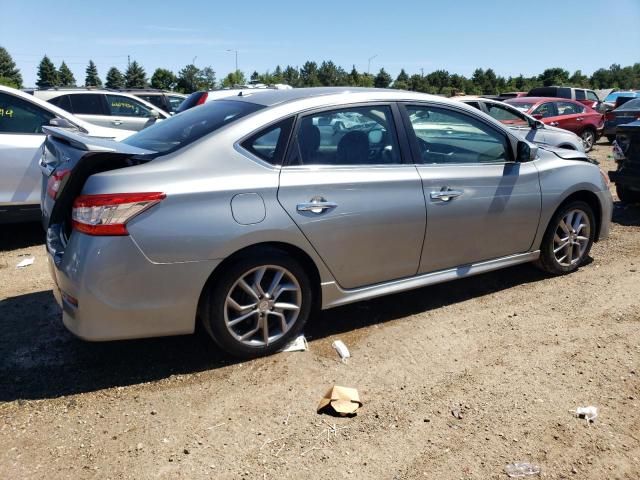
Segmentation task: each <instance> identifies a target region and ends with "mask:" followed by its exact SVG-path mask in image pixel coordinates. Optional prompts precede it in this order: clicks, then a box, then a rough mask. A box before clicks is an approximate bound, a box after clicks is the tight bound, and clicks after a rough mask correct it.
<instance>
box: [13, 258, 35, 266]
mask: <svg viewBox="0 0 640 480" xmlns="http://www.w3.org/2000/svg"><path fill="white" fill-rule="evenodd" d="M35 260H36V259H35V257H27V258H23V259H22V260H20V261H19V262H18V264H17V265H16V268H24V267H28V266H29V265H32V264H33V262H35Z"/></svg>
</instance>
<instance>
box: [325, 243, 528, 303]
mask: <svg viewBox="0 0 640 480" xmlns="http://www.w3.org/2000/svg"><path fill="white" fill-rule="evenodd" d="M539 256H540V251H539V250H536V251H535V252H528V253H520V254H517V255H509V256H508V257H501V258H496V259H493V260H487V261H484V262H479V263H473V264H470V265H462V266H460V267H456V268H451V269H448V270H440V271H438V272H432V273H426V274H423V275H418V276H415V277H409V278H403V279H400V280H393V281H391V282H385V283H379V284H376V285H369V286H367V287H361V288H354V289H351V290H343V289H342V288H340V287H339V286H338V285H337V284H336V282H335V281H332V282H324V283H322V284H321V288H322V309H323V310H326V309H329V308H333V307H339V306H340V305H346V304H347V303H353V302H359V301H361V300H367V299H369V298H374V297H381V296H383V295H389V294H392V293H398V292H403V291H405V290H413V289H414V288H421V287H426V286H428V285H433V284H436V283H442V282H448V281H450V280H457V279H460V278H465V277H471V276H473V275H478V274H480V273H485V272H490V271H492V270H499V269H501V268H506V267H511V266H513V265H518V264H521V263H527V262H532V261H534V260H537V259H538V257H539Z"/></svg>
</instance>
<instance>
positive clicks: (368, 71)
mask: <svg viewBox="0 0 640 480" xmlns="http://www.w3.org/2000/svg"><path fill="white" fill-rule="evenodd" d="M377 56H378V54H377V53H376V54H375V55H374V56H373V57H369V59H368V60H367V75H369V74H370V73H371V60H373V59H374V58H376V57H377Z"/></svg>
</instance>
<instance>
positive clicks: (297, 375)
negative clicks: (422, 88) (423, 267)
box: [0, 142, 640, 480]
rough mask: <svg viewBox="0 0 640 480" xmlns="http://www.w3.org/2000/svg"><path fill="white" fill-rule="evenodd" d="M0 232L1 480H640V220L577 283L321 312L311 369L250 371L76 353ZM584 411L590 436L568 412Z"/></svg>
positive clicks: (287, 365)
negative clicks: (345, 394) (321, 408)
mask: <svg viewBox="0 0 640 480" xmlns="http://www.w3.org/2000/svg"><path fill="white" fill-rule="evenodd" d="M610 151H611V147H610V146H609V145H607V144H605V143H603V142H601V143H600V144H599V145H598V146H597V147H596V149H595V151H594V152H593V156H594V157H596V158H598V159H599V160H600V161H601V162H602V163H603V165H602V166H603V168H604V169H605V170H607V169H609V168H610V167H612V166H613V163H612V161H611V160H610V159H608V158H607V157H608V155H609V154H610ZM0 230H1V231H0V250H1V251H0V472H1V473H0V477H2V478H6V479H23V478H48V479H57V478H73V479H77V478H101V479H102V478H111V479H121V478H135V479H143V478H145V479H146V478H168V479H169V478H171V479H173V478H184V479H198V478H215V479H284V478H292V479H294V478H295V479H298V478H308V479H324V478H327V479H332V480H335V479H341V478H347V479H349V478H353V479H378V478H380V479H414V478H429V479H493V478H498V479H500V478H507V476H506V474H505V472H504V468H505V465H507V464H508V463H510V462H513V461H528V462H532V463H535V464H537V465H539V466H540V467H541V468H542V478H550V479H551V478H553V479H559V478H575V479H594V480H595V479H597V480H602V479H634V480H635V479H638V478H640V409H639V408H638V407H639V405H640V381H639V374H640V371H639V370H640V310H639V308H638V306H639V303H640V301H639V299H640V208H638V207H627V208H624V207H622V206H620V205H616V209H615V212H614V224H613V226H612V231H611V236H610V238H609V239H608V240H606V241H603V242H601V243H598V244H596V245H595V246H594V248H593V250H592V258H593V261H592V262H591V263H590V264H588V265H586V266H584V267H583V268H581V269H580V270H579V271H578V272H577V273H575V274H573V275H570V276H566V277H559V278H550V277H548V276H545V275H544V274H542V273H540V272H539V271H538V270H536V269H535V268H534V267H533V266H530V265H523V266H518V267H514V268H510V269H507V270H502V271H498V272H494V273H490V274H485V275H482V276H478V277H475V278H471V279H466V280H462V281H458V282H454V283H447V284H442V285H437V286H433V287H428V288H423V289H420V290H416V291H413V292H408V293H403V294H399V295H394V296H391V297H387V298H382V299H378V300H374V301H370V302H367V303H360V304H356V305H351V306H348V307H344V308H340V309H336V310H330V311H327V312H325V313H324V314H322V315H321V316H320V317H319V318H316V319H315V321H314V322H313V325H311V326H310V327H309V328H308V330H307V332H306V334H307V337H308V338H309V339H310V342H309V347H310V348H309V351H307V352H299V353H280V354H277V355H274V356H271V357H269V358H263V359H259V360H254V361H249V362H243V363H238V362H234V361H232V360H229V359H226V358H224V357H223V356H221V355H220V354H218V353H216V352H215V350H214V348H213V346H212V344H211V343H210V341H209V340H208V339H207V338H206V337H205V335H203V334H202V333H198V334H196V335H192V336H184V337H174V338H163V339H152V340H140V341H127V342H114V343H102V344H94V343H93V344H92V343H86V342H83V341H81V340H78V339H76V338H74V337H73V336H72V335H71V334H70V333H68V332H67V331H66V330H65V329H64V327H63V326H62V324H61V320H60V314H59V310H58V307H57V306H56V304H55V302H54V300H53V296H52V294H51V290H50V286H51V282H50V279H49V276H48V273H47V267H46V260H45V255H44V247H43V245H42V232H41V230H40V227H39V226H38V225H31V226H21V227H19V228H18V227H11V228H9V227H7V226H3V227H2V228H1V229H0ZM26 253H28V254H31V255H34V256H35V263H34V264H33V265H32V266H30V267H27V268H25V269H22V270H19V269H16V264H17V263H18V261H20V259H21V257H20V255H22V254H26ZM338 338H339V339H342V340H343V341H344V342H345V343H346V344H347V345H348V346H349V348H350V350H351V353H352V355H353V357H352V358H351V359H350V360H349V362H348V363H347V364H343V363H341V362H340V361H339V359H338V357H337V355H336V353H335V351H334V350H333V349H332V347H331V343H332V342H333V341H334V340H335V339H338ZM333 384H338V385H344V386H351V387H356V388H358V390H359V392H360V396H361V399H362V401H363V402H364V405H363V407H362V408H361V410H360V411H359V412H358V414H357V416H355V417H353V418H333V417H329V416H321V415H318V414H316V411H315V408H316V405H317V402H318V401H319V399H320V398H321V397H322V395H323V394H324V393H325V391H326V390H327V389H328V388H329V387H330V386H331V385H333ZM587 405H595V406H597V407H598V409H599V416H598V418H597V420H596V421H595V423H594V424H592V425H590V426H589V425H587V423H586V422H585V420H581V419H578V418H575V417H574V416H573V415H572V413H571V410H573V409H575V408H576V407H578V406H587ZM452 412H453V413H452ZM454 414H455V415H454ZM458 417H460V418H458Z"/></svg>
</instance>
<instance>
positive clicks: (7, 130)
mask: <svg viewBox="0 0 640 480" xmlns="http://www.w3.org/2000/svg"><path fill="white" fill-rule="evenodd" d="M43 125H57V126H59V127H64V128H69V129H73V130H75V131H78V132H81V133H84V134H86V135H89V136H93V137H102V138H109V139H113V140H122V139H124V138H126V137H128V136H129V135H132V134H133V133H135V132H133V131H130V130H116V129H114V128H105V127H99V126H97V125H92V124H90V123H87V122H85V121H83V120H81V119H79V118H77V117H74V116H73V115H71V114H70V113H68V112H66V111H64V110H62V109H61V108H58V107H56V106H55V105H52V104H50V103H47V102H45V101H43V100H39V99H38V98H35V97H34V96H32V95H29V94H28V93H24V92H21V91H20V90H16V89H13V88H9V87H4V86H1V85H0V171H1V172H2V174H1V175H0V223H10V222H14V221H29V220H38V219H39V218H40V188H41V183H42V174H41V173H40V169H39V168H38V162H39V160H40V156H41V151H42V149H41V146H42V142H44V139H45V135H44V133H42V126H43Z"/></svg>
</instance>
